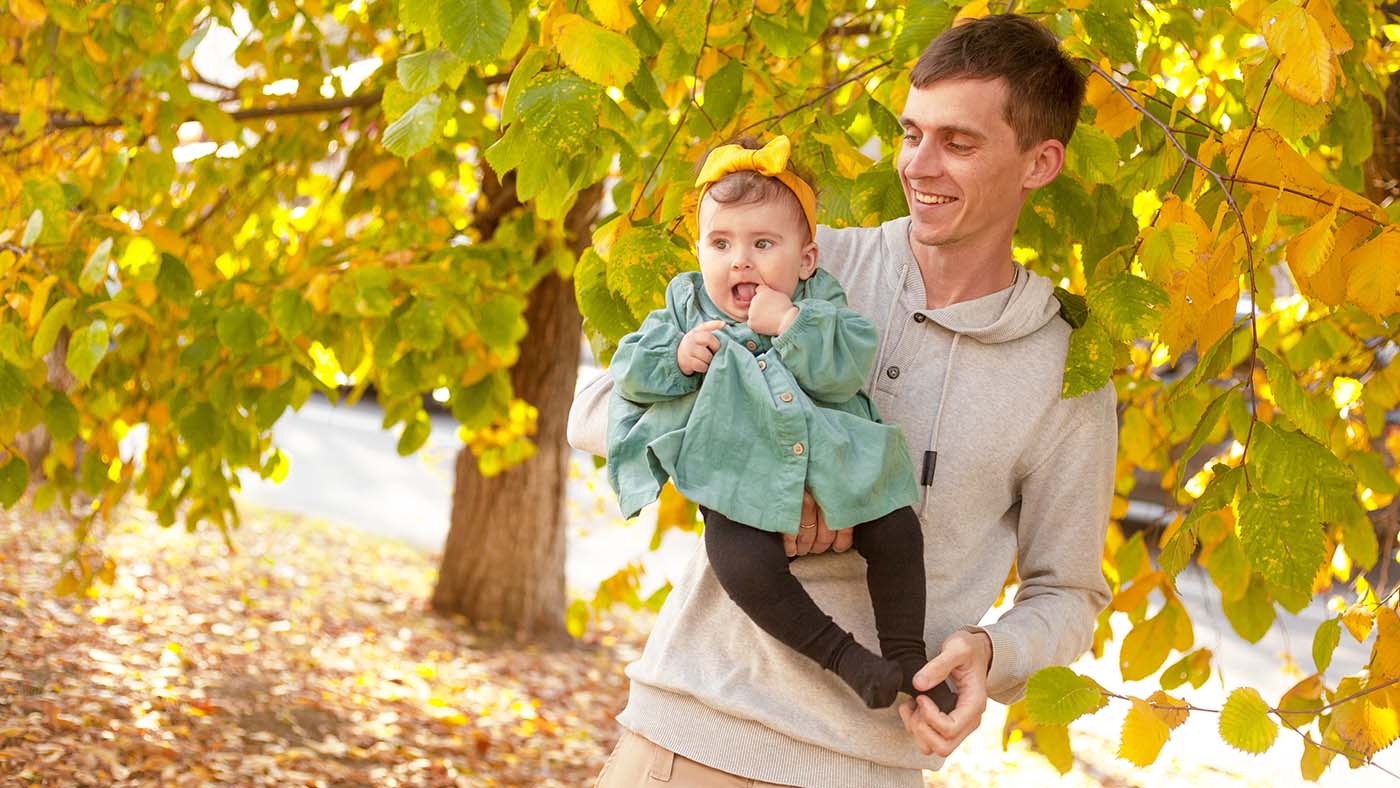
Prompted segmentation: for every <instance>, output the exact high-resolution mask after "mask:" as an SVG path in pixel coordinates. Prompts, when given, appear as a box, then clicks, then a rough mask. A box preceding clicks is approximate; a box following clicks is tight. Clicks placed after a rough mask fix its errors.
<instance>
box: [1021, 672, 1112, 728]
mask: <svg viewBox="0 0 1400 788" xmlns="http://www.w3.org/2000/svg"><path fill="white" fill-rule="evenodd" d="M1106 705H1108V698H1107V697H1105V696H1104V691H1103V687H1100V686H1099V684H1098V682H1096V681H1094V680H1093V679H1091V678H1089V677H1087V676H1081V675H1079V674H1078V673H1075V672H1074V671H1072V670H1070V669H1069V668H1066V667H1050V668H1045V669H1044V670H1040V671H1037V672H1036V673H1035V674H1034V675H1032V676H1031V678H1030V680H1029V681H1028V682H1026V710H1027V712H1029V714H1030V716H1031V719H1033V720H1035V722H1036V723H1037V724H1042V725H1068V724H1070V723H1071V722H1074V721H1075V720H1077V719H1079V718H1080V717H1082V716H1084V715H1085V714H1092V713H1094V712H1096V711H1098V710H1099V709H1102V708H1103V707H1104V706H1106Z"/></svg>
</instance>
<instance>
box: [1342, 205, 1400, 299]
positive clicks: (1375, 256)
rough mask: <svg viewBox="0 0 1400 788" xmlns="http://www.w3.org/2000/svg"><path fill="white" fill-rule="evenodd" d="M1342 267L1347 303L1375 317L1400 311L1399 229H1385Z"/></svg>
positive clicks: (1393, 227)
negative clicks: (1345, 277) (1345, 272)
mask: <svg viewBox="0 0 1400 788" xmlns="http://www.w3.org/2000/svg"><path fill="white" fill-rule="evenodd" d="M1342 264H1343V265H1345V266H1346V268H1347V271H1348V272H1349V273H1348V276H1347V299H1348V300H1349V301H1351V302H1352V303H1354V304H1356V305H1357V306H1359V307H1361V308H1362V309H1364V310H1366V311H1367V312H1369V313H1370V314H1372V315H1373V316H1375V317H1378V318H1383V317H1385V316H1386V315H1391V314H1394V313H1395V312H1400V226H1396V225H1390V226H1388V227H1386V228H1385V229H1384V230H1383V231H1381V234H1380V235H1378V236H1376V237H1375V238H1373V239H1371V240H1370V241H1368V242H1367V243H1366V244H1364V245H1362V246H1361V247H1360V248H1358V249H1356V250H1355V251H1353V252H1351V253H1350V254H1348V255H1347V256H1346V259H1345V260H1344V261H1343V263H1342Z"/></svg>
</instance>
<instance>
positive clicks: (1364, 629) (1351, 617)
mask: <svg viewBox="0 0 1400 788" xmlns="http://www.w3.org/2000/svg"><path fill="white" fill-rule="evenodd" d="M1374 623H1375V616H1374V615H1373V614H1372V613H1371V609H1370V608H1369V607H1366V606H1365V605H1352V606H1351V607H1349V608H1347V609H1346V612H1345V613H1342V626H1344V627H1346V628H1347V631H1348V632H1350V633H1351V636H1352V637H1354V638H1356V642H1357V643H1360V642H1361V641H1363V640H1365V639H1366V636H1367V635H1370V634H1371V625H1372V624H1374Z"/></svg>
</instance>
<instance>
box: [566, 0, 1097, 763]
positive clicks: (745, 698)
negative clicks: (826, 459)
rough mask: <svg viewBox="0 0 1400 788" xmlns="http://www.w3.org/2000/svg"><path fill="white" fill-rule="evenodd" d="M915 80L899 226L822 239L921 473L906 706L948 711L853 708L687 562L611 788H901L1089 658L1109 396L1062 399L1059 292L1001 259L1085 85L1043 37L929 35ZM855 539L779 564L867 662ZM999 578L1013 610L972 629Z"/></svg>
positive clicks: (873, 389)
mask: <svg viewBox="0 0 1400 788" xmlns="http://www.w3.org/2000/svg"><path fill="white" fill-rule="evenodd" d="M910 80H911V83H912V84H911V89H910V92H909V98H908V101H907V104H906V105H905V107H904V111H903V113H902V116H901V118H900V122H901V124H902V126H903V128H904V136H903V139H902V140H901V142H900V153H899V156H898V160H897V167H898V170H899V178H900V181H901V183H902V184H903V187H904V193H905V197H906V199H907V201H908V203H909V216H907V217H904V218H901V219H897V220H894V221H890V222H887V223H885V224H883V225H881V226H879V227H872V228H848V229H830V228H825V227H819V228H818V230H817V236H816V240H817V246H818V248H819V249H820V253H821V264H822V267H823V268H825V269H826V270H828V271H829V272H830V273H832V274H833V275H835V277H836V279H837V280H838V281H839V282H840V284H841V285H842V286H843V287H844V288H845V290H846V293H847V295H848V298H849V303H850V305H851V306H852V307H853V308H855V309H856V310H857V311H859V312H861V313H862V314H864V315H865V316H867V317H869V318H870V319H871V320H872V321H874V323H875V325H876V326H878V327H880V328H881V331H880V337H879V349H878V351H877V355H876V363H875V367H874V369H873V370H872V372H871V375H870V378H869V379H868V380H867V381H866V387H865V391H866V392H867V394H868V395H869V396H870V397H871V399H872V400H873V401H874V402H875V404H876V407H877V408H878V410H879V412H880V414H881V416H882V417H883V419H884V421H885V422H886V423H891V424H895V425H897V426H898V427H899V428H900V429H901V430H902V431H903V433H904V437H905V441H906V443H907V445H908V447H909V451H910V459H911V460H912V461H913V465H914V468H915V470H916V471H919V472H920V473H919V476H920V478H919V482H920V501H919V504H918V507H917V513H918V515H919V520H920V523H921V526H922V532H923V560H924V566H925V568H926V577H927V595H926V597H927V606H926V611H925V617H924V637H925V640H926V641H927V642H928V643H930V644H937V645H936V646H935V648H934V649H932V650H931V651H936V652H937V653H936V656H935V657H934V658H933V659H932V660H931V661H930V662H929V663H928V664H927V665H926V666H925V667H924V668H923V670H921V671H920V672H919V674H918V676H917V677H916V678H915V680H914V685H915V687H916V688H918V689H921V690H922V689H928V688H930V687H933V686H935V685H936V684H938V683H940V682H942V681H944V680H945V679H949V678H951V680H952V681H953V683H954V685H955V686H956V688H957V691H958V693H959V697H958V702H957V705H956V707H955V708H954V709H953V710H952V711H951V712H950V713H946V714H945V713H943V712H941V711H939V710H938V708H937V707H936V706H935V705H934V704H933V703H932V702H931V701H929V700H928V699H927V698H924V697H920V698H919V699H918V701H917V704H916V703H914V702H905V703H904V704H902V705H901V706H900V707H899V709H898V712H897V713H896V711H895V710H894V709H881V710H877V711H871V710H869V709H866V708H863V707H862V706H861V704H860V703H859V701H858V700H857V699H855V697H854V696H853V694H852V693H850V692H849V691H844V690H845V688H844V687H842V686H841V685H840V684H839V683H838V682H835V681H833V680H831V679H830V677H829V676H825V675H823V674H822V672H821V671H820V670H819V669H816V668H814V666H813V665H812V663H811V662H810V660H804V659H803V658H801V657H797V656H794V655H793V654H792V653H791V652H789V651H787V650H785V649H783V647H782V646H781V645H778V644H777V643H776V642H775V641H774V640H773V639H772V638H771V637H768V636H767V635H765V634H764V633H763V632H761V631H760V630H758V629H757V628H756V627H755V626H754V625H753V624H752V622H750V621H748V620H747V618H746V617H745V616H744V615H743V614H742V613H741V612H739V611H738V610H737V609H736V608H735V607H734V605H733V603H732V602H731V601H730V600H729V599H728V597H726V595H725V593H724V591H723V590H722V589H721V587H720V585H719V583H718V582H717V581H716V579H715V577H714V573H713V571H712V570H711V568H710V567H709V566H708V565H707V563H706V560H705V553H704V551H703V550H699V551H696V553H695V554H694V556H693V558H692V560H691V562H690V564H689V565H688V566H687V568H686V570H685V571H684V572H683V574H682V575H681V577H680V578H678V579H677V580H676V582H675V585H674V588H673V590H672V591H671V593H670V596H669V597H668V598H667V600H666V603H665V605H664V607H663V608H662V610H661V613H660V615H659V616H658V618H657V621H656V624H655V627H654V628H653V630H652V633H651V636H650V638H649V639H648V641H647V645H646V650H645V652H644V654H643V655H642V657H641V659H640V660H638V661H637V662H635V663H633V664H632V665H630V666H628V668H627V675H628V676H629V678H630V679H631V681H632V684H631V690H630V694H629V698H628V704H627V708H626V709H624V710H623V712H622V713H621V714H620V715H619V716H618V721H619V722H620V723H621V724H622V726H623V727H624V728H626V729H627V731H628V733H627V734H626V735H624V737H623V738H622V740H621V741H620V742H619V744H618V748H617V750H616V751H615V752H614V754H613V757H612V758H611V759H610V761H609V765H608V766H607V767H605V769H604V772H603V775H602V778H601V781H600V783H599V785H600V786H604V788H630V786H642V785H652V784H660V783H654V782H652V781H656V780H659V781H662V782H664V783H665V784H666V785H668V786H674V788H698V787H701V786H767V785H795V786H810V787H811V788H846V787H847V786H851V787H852V788H856V787H859V788H865V787H866V786H872V785H878V786H888V787H891V788H916V787H917V786H922V785H923V779H922V777H921V774H920V770H921V769H937V768H939V766H941V764H942V761H943V758H944V757H946V756H947V755H949V754H950V753H952V751H953V750H954V749H955V748H956V747H957V746H958V745H959V744H960V743H961V742H962V741H963V740H964V739H965V738H966V737H967V735H968V734H969V733H971V732H972V731H973V730H974V729H975V728H977V726H978V725H979V723H980V721H981V719H982V715H983V713H984V712H985V711H986V705H987V698H988V696H990V697H992V698H994V699H996V700H999V701H1002V702H1006V703H1010V702H1014V701H1015V700H1017V699H1018V698H1020V697H1021V695H1022V694H1023V692H1024V689H1025V683H1026V680H1027V679H1028V678H1029V677H1030V676H1031V674H1033V673H1034V672H1036V671H1037V670H1039V669H1041V668H1044V667H1047V666H1049V665H1054V664H1064V663H1068V662H1070V661H1071V660H1073V659H1074V658H1075V657H1077V656H1078V655H1079V654H1080V653H1082V652H1083V651H1084V650H1085V649H1086V648H1087V647H1088V646H1089V644H1090V641H1091V639H1092V634H1093V627H1094V618H1095V616H1096V615H1097V614H1098V612H1099V611H1100V610H1101V609H1102V607H1103V606H1104V604H1105V603H1106V602H1107V600H1108V588H1107V585H1106V584H1105V582H1104V578H1103V575H1102V573H1101V571H1100V568H1099V563H1100V556H1101V555H1102V550H1103V540H1104V532H1105V529H1106V527H1107V522H1108V511H1109V502H1110V500H1111V497H1112V479H1113V463H1114V454H1115V444H1116V437H1117V423H1116V419H1115V415H1114V392H1113V389H1112V387H1111V385H1110V386H1105V387H1104V388H1102V389H1100V390H1098V391H1095V392H1092V393H1090V394H1086V395H1084V396H1081V397H1078V398H1075V399H1071V400H1063V399H1061V398H1060V390H1061V380H1062V376H1063V370H1064V363H1065V355H1066V353H1067V350H1068V343H1069V335H1070V327H1069V326H1068V325H1067V324H1066V323H1065V322H1064V321H1063V320H1062V319H1060V317H1059V302H1058V301H1057V300H1056V298H1055V296H1054V286H1053V284H1052V283H1051V282H1050V281H1049V280H1047V279H1046V278H1045V277H1042V276H1039V275H1037V274H1033V273H1031V272H1029V271H1027V270H1025V269H1024V268H1022V267H1021V266H1020V265H1018V264H1017V263H1016V262H1015V261H1014V260H1013V258H1012V254H1011V250H1012V246H1011V243H1012V235H1013V234H1014V232H1015V229H1016V220H1017V217H1018V215H1019V212H1020V210H1021V206H1022V205H1023V204H1024V203H1025V201H1026V199H1027V198H1028V196H1029V195H1030V194H1031V193H1032V191H1033V190H1035V189H1037V188H1039V187H1041V186H1044V185H1045V184H1047V183H1049V182H1050V181H1052V180H1053V179H1054V178H1055V177H1056V176H1057V175H1058V174H1059V172H1060V168H1061V166H1062V164H1063V162H1064V155H1065V145H1066V144H1067V143H1068V142H1069V138H1070V134H1071V133H1072V132H1073V130H1074V126H1075V123H1076V121H1077V119H1078V115H1079V108H1080V104H1081V103H1082V100H1083V94H1084V78H1083V76H1082V74H1081V73H1080V72H1079V70H1078V69H1076V67H1075V66H1074V64H1073V63H1072V62H1071V61H1070V60H1069V59H1068V58H1067V57H1066V56H1065V55H1064V53H1063V52H1062V51H1061V50H1060V48H1059V45H1058V42H1057V41H1056V40H1055V38H1054V37H1053V36H1052V35H1051V34H1050V33H1049V32H1048V31H1046V30H1045V29H1044V28H1042V27H1041V26H1040V25H1039V24H1037V23H1035V22H1034V21H1032V20H1030V19H1027V18H1025V17H1021V16H1016V15H999V16H989V17H983V18H980V19H977V20H974V21H971V22H968V23H966V24H963V25H959V26H957V27H955V28H953V29H951V30H949V31H947V32H945V33H943V34H942V35H940V36H939V37H938V38H936V39H935V40H934V41H933V42H932V43H931V44H930V45H929V48H928V49H927V50H926V51H925V52H924V54H923V55H922V56H921V57H920V58H919V60H918V63H917V64H916V65H915V67H914V69H913V71H912V72H911V74H910ZM582 418H583V420H586V421H590V422H596V420H598V419H602V418H605V414H598V413H592V414H588V415H586V416H584V417H582ZM586 431H588V430H587V429H585V430H583V432H586ZM593 432H594V434H596V430H593ZM580 448H590V449H593V450H594V451H595V453H596V451H597V449H596V447H593V446H580ZM808 506H809V507H810V503H809V504H808ZM802 519H803V521H810V520H811V519H812V517H811V516H810V515H804V516H803V518H802ZM857 527H859V526H857ZM850 530H851V529H844V530H842V531H839V532H837V533H833V532H831V531H829V530H828V529H827V528H826V527H825V525H824V524H823V523H822V522H821V521H820V520H819V521H818V526H817V527H815V528H808V529H802V530H799V532H798V535H797V536H796V537H787V539H788V540H789V543H788V545H787V549H788V554H789V555H805V554H807V553H827V554H826V555H822V556H818V557H811V558H802V559H800V560H796V561H794V562H793V563H792V565H791V571H792V574H793V575H794V576H796V577H798V578H799V579H800V580H801V581H802V584H803V586H804V588H805V589H806V590H807V592H808V593H809V594H810V595H811V597H812V599H813V600H814V601H815V602H816V603H817V604H818V605H819V606H820V607H821V608H822V609H823V610H825V611H827V612H828V613H829V614H830V615H831V616H832V618H833V619H835V621H836V622H837V623H838V624H839V625H840V626H842V627H843V628H845V629H847V630H849V631H850V632H852V633H853V634H854V635H855V636H856V638H857V640H859V641H860V642H862V643H865V644H871V643H875V642H876V631H875V626H874V621H873V616H872V612H871V608H870V601H869V599H868V597H867V596H866V593H865V574H866V567H865V566H864V564H863V562H862V561H861V559H860V558H859V557H858V556H857V555H855V554H854V553H848V552H846V549H847V548H848V547H849V546H850V544H851V532H850ZM1013 564H1014V565H1015V567H1016V569H1017V573H1018V576H1019V585H1018V586H1017V590H1016V594H1015V599H1014V601H1013V604H1012V605H1011V607H1010V608H1009V609H1007V610H1006V611H1005V612H1003V613H1002V614H1001V615H1000V617H999V618H997V619H996V620H995V621H990V622H988V623H986V624H985V625H979V624H980V622H982V621H983V619H984V618H985V617H986V616H987V614H988V611H989V610H990V609H991V607H992V606H993V604H994V603H995V601H996V599H997V597H998V595H999V593H1000V591H1001V587H1002V582H1003V580H1004V579H1005V578H1006V576H1007V573H1008V572H1009V571H1010V569H1011V567H1012V566H1013Z"/></svg>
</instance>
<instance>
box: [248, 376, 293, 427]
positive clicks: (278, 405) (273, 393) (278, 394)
mask: <svg viewBox="0 0 1400 788" xmlns="http://www.w3.org/2000/svg"><path fill="white" fill-rule="evenodd" d="M293 385H294V384H293V383H292V382H291V381H288V382H286V383H283V384H282V385H280V386H278V387H277V388H274V389H267V390H266V391H264V392H263V393H261V394H259V395H258V403H257V407H256V417H257V418H256V422H255V423H256V424H257V425H258V429H260V430H269V429H272V425H273V424H276V423H277V420H278V419H279V418H281V417H282V413H283V412H285V411H286V410H287V406H288V405H290V404H291V401H292V388H293Z"/></svg>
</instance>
